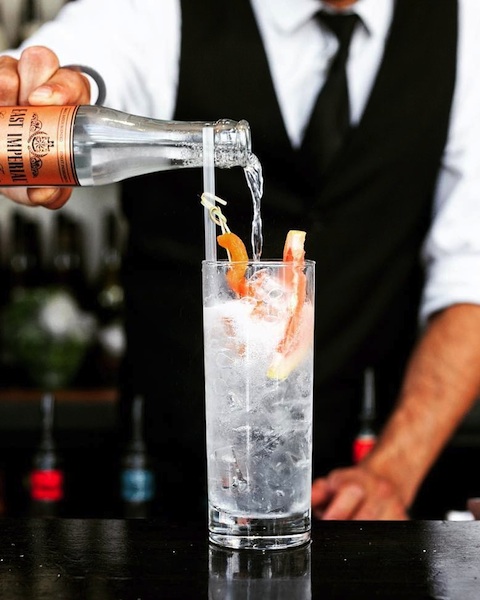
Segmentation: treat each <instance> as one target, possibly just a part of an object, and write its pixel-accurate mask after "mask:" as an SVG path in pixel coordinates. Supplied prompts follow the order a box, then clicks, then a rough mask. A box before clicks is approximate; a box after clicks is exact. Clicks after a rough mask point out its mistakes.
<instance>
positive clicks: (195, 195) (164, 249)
mask: <svg viewBox="0 0 480 600" xmlns="http://www.w3.org/2000/svg"><path fill="white" fill-rule="evenodd" d="M456 45H457V1H456V0H442V1H441V2H435V3H432V2H431V0H397V2H396V7H395V15H394V20H393V24H392V27H391V31H390V34H389V37H388V40H387V43H386V47H385V54H384V59H383V62H382V66H381V68H380V71H379V73H378V76H377V79H376V81H375V84H374V88H373V91H372V94H371V96H370V99H369V101H368V104H367V106H366V109H365V112H364V114H363V116H362V119H361V122H360V123H359V125H358V127H356V128H355V129H354V130H352V131H351V135H350V137H349V139H348V141H347V143H346V145H345V147H344V148H343V150H342V152H341V154H340V156H338V158H337V160H336V161H335V163H334V165H333V166H332V168H331V170H330V171H329V173H328V174H327V175H326V177H324V178H323V179H320V178H318V177H316V175H315V172H312V171H307V169H306V167H305V165H306V164H308V160H309V157H308V156H305V155H304V154H303V151H302V150H295V149H293V148H292V146H291V144H290V142H289V139H288V137H287V133H286V130H285V126H284V124H283V121H282V118H281V114H280V110H279V107H278V103H277V100H276V97H275V93H274V88H273V84H272V80H271V77H270V73H269V68H268V64H267V59H266V56H265V52H264V50H263V47H262V42H261V39H260V35H259V32H258V29H257V26H256V23H255V20H254V16H253V13H252V10H251V7H250V4H249V2H247V1H246V0H228V2H225V0H202V2H201V3H198V2H192V1H191V0H183V2H182V47H181V65H180V81H179V89H178V98H177V106H176V111H175V119H179V120H216V119H219V118H231V119H236V120H238V119H246V120H247V121H248V122H249V123H250V126H251V131H252V145H253V151H254V153H255V154H256V155H257V156H258V158H259V160H260V162H261V164H262V167H263V173H264V178H265V191H264V197H263V201H262V217H263V225H264V238H265V241H264V249H263V256H264V257H265V258H273V257H275V258H276V257H280V256H281V253H282V249H283V242H284V239H285V235H286V233H287V231H288V229H304V230H306V231H307V238H306V255H307V257H308V258H311V259H314V260H315V261H316V282H317V286H316V296H317V299H316V356H315V364H316V367H315V369H316V371H315V378H316V379H315V390H316V391H315V417H316V422H315V440H316V441H315V444H316V449H317V454H318V460H317V467H316V470H317V472H318V471H319V470H323V469H324V468H327V467H329V466H331V465H332V464H338V463H342V462H348V459H349V452H350V440H351V437H352V435H353V434H354V432H355V429H356V426H357V417H358V403H359V397H360V390H361V376H362V372H363V370H364V368H365V367H367V366H374V367H375V369H376V373H377V383H378V386H377V396H378V402H379V404H380V413H381V417H382V418H384V417H385V416H386V415H387V414H388V411H389V410H390V407H391V403H392V401H393V399H394V397H395V394H396V391H397V386H398V382H399V380H400V376H401V372H402V369H403V366H404V361H405V359H406V357H407V356H408V353H409V351H410V349H411V346H412V344H413V342H414V340H415V337H416V335H417V313H418V304H419V297H420V291H421V287H422V270H421V266H420V262H419V251H420V247H421V244H422V241H423V240H424V237H425V234H426V232H427V229H428V226H429V223H430V215H431V210H432V197H433V192H434V188H435V184H436V180H437V174H438V169H439V165H440V161H441V156H442V152H443V149H444V145H445V141H446V136H447V130H448V124H449V117H450V110H451V103H452V94H453V89H454V82H455V71H456ZM123 189H124V198H123V199H124V204H123V205H124V210H125V212H126V214H127V215H128V217H129V219H130V222H131V240H130V246H129V258H128V261H127V263H126V277H127V285H128V284H132V286H134V287H135V288H136V291H133V292H131V293H129V296H128V298H127V301H129V302H130V304H131V306H130V307H131V309H132V314H131V316H130V319H129V326H128V331H129V333H130V336H129V337H130V343H131V348H130V349H131V351H132V353H133V356H135V357H136V358H135V359H134V361H136V360H137V359H138V357H139V356H141V355H143V354H146V353H147V352H150V353H151V355H150V359H148V358H147V359H146V363H145V364H143V365H142V367H141V368H140V369H139V370H138V366H137V367H135V369H137V370H135V369H134V371H133V372H134V373H135V375H134V378H136V379H137V380H138V382H139V384H140V385H145V386H148V385H151V386H155V385H157V386H158V377H159V365H160V364H162V363H161V361H160V360H159V359H158V357H156V349H157V348H161V347H165V346H164V343H165V344H168V346H166V347H171V342H172V340H175V343H176V344H177V345H178V346H179V348H178V351H179V353H180V355H181V356H182V362H181V363H179V362H176V361H175V360H173V359H172V362H171V364H170V365H169V367H168V369H170V370H169V371H167V372H166V373H165V374H163V375H162V376H161V378H162V382H163V381H164V379H165V378H166V377H172V373H174V377H175V378H177V379H178V380H179V381H178V382H176V383H175V384H173V385H172V387H171V388H169V394H173V395H175V397H176V398H177V399H178V401H179V402H181V403H182V402H184V401H185V397H187V398H189V402H190V403H191V402H195V403H197V402H198V403H201V397H203V381H202V372H201V366H202V353H201V312H200V305H201V291H200V262H201V259H202V258H203V256H204V238H203V213H202V210H203V209H202V207H201V206H200V203H199V195H200V194H201V192H202V172H201V169H192V170H188V169H183V170H181V171H177V172H173V171H171V172H166V173H161V174H159V175H155V176H147V177H141V178H138V179H136V180H131V181H128V182H126V183H125V184H124V186H123ZM216 191H217V194H218V195H219V196H221V197H223V198H225V199H226V200H227V201H228V205H227V207H226V208H225V209H224V212H225V214H226V215H227V218H228V222H229V225H230V227H231V229H232V230H233V231H235V232H237V233H239V234H240V235H241V236H242V237H243V239H244V240H245V242H246V243H247V245H248V244H249V240H250V225H251V218H252V201H251V196H250V193H249V191H248V188H247V185H246V182H245V177H244V173H243V171H242V169H240V168H234V169H230V170H217V172H216ZM167 261H171V262H169V263H168V264H167ZM172 264H173V265H175V268H173V267H172ZM167 282H168V285H167ZM177 285H178V286H179V287H180V288H181V290H182V291H180V292H178V294H180V295H177V292H175V293H176V296H175V299H173V296H172V294H173V292H174V290H176V289H177ZM129 287H130V286H129ZM147 294H149V295H150V296H151V298H150V300H149V302H150V305H151V306H150V310H151V311H153V312H152V313H151V314H149V312H147V311H145V310H144V309H143V306H142V303H144V302H145V297H146V295H147ZM167 296H169V299H166V297H167ZM165 303H166V304H167V305H168V306H167V308H161V307H163V306H164V304H165ZM127 306H128V305H127ZM165 311H168V312H165ZM160 313H161V314H162V315H163V317H165V315H168V317H167V318H168V320H169V323H168V325H167V326H166V325H165V323H164V322H163V323H161V322H160V321H159V322H156V316H157V315H159V314H160ZM140 332H143V333H145V334H148V335H149V336H150V338H151V343H150V344H148V348H146V347H145V342H144V341H142V340H141V338H140V335H139V334H140ZM180 337H182V338H183V339H182V340H179V338H180ZM160 339H161V340H164V342H159V340H160ZM172 353H173V351H172ZM199 364H200V366H199ZM132 368H133V366H132ZM149 369H150V371H151V372H149ZM152 372H153V375H152ZM156 377H157V379H156ZM137 387H138V386H137ZM161 387H162V388H163V383H162V386H161ZM147 394H148V391H147ZM202 406H203V405H202ZM332 421H333V423H332Z"/></svg>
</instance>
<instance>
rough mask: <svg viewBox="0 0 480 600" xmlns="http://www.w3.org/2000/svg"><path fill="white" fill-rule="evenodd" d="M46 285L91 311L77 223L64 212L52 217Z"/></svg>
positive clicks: (78, 224)
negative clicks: (51, 240)
mask: <svg viewBox="0 0 480 600" xmlns="http://www.w3.org/2000/svg"><path fill="white" fill-rule="evenodd" d="M53 225H54V234H53V250H52V258H51V265H50V278H49V281H50V283H51V284H52V285H55V286H58V287H62V288H64V289H65V290H67V291H69V292H70V293H71V294H72V296H73V297H74V298H75V299H76V301H77V302H78V304H79V306H80V307H81V308H83V309H91V308H92V295H91V292H90V287H89V284H88V280H87V276H86V268H85V258H84V243H85V240H84V235H83V230H82V228H81V226H80V223H79V222H78V221H77V220H76V219H75V218H74V217H72V216H70V215H69V214H68V213H66V212H58V213H57V214H56V215H55V221H54V224H53Z"/></svg>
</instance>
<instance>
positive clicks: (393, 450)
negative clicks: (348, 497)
mask: <svg viewBox="0 0 480 600" xmlns="http://www.w3.org/2000/svg"><path fill="white" fill-rule="evenodd" d="M479 390H480V306H477V305H473V304H462V305H455V306H452V307H450V308H448V309H446V310H444V311H442V312H440V313H438V314H437V315H436V316H435V317H434V318H432V320H431V322H430V324H429V325H428V327H427V329H426V331H425V333H424V334H423V336H422V338H421V339H420V340H419V343H418V345H417V348H416V349H415V351H414V353H413V355H412V357H411V360H410V363H409V366H408V369H407V372H406V375H405V378H404V383H403V386H402V389H401V392H400V396H399V399H398V403H397V406H396V408H395V410H394V412H393V414H392V416H391V418H390V420H389V421H388V423H387V424H386V427H385V428H384V430H383V432H382V434H381V436H380V439H379V441H378V443H377V446H376V448H375V449H374V451H372V452H371V453H370V455H369V456H368V457H367V458H366V460H365V461H364V465H365V466H366V467H367V468H368V469H369V470H371V471H373V472H374V473H376V474H377V475H379V476H381V477H384V478H385V479H387V480H389V481H390V482H392V483H393V485H394V486H395V487H396V488H397V490H398V491H399V494H400V497H401V498H402V500H403V502H404V504H405V506H407V507H408V506H410V504H411V503H412V501H413V499H414V498H415V495H416V492H417V490H418V488H419V487H420V485H421V483H422V481H423V479H424V477H425V476H426V475H427V473H428V471H429V469H430V468H431V466H432V464H433V463H434V462H435V460H436V458H437V457H438V455H439V453H440V452H441V451H442V449H443V447H444V446H445V444H446V443H447V442H448V440H449V439H450V437H451V436H452V434H453V433H454V431H455V429H456V428H457V426H458V425H459V423H460V422H461V420H462V418H463V417H464V416H465V414H466V413H467V412H468V410H469V408H470V407H471V406H472V404H473V403H474V401H475V399H476V398H477V395H478V393H479Z"/></svg>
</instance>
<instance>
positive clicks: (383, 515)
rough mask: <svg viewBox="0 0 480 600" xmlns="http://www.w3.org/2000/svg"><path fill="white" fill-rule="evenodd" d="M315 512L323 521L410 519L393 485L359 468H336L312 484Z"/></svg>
mask: <svg viewBox="0 0 480 600" xmlns="http://www.w3.org/2000/svg"><path fill="white" fill-rule="evenodd" d="M312 510H313V514H314V516H315V517H317V518H319V519H323V520H357V521H358V520H367V521H368V520H394V521H404V520H407V519H408V518H409V517H408V514H407V512H406V507H405V506H404V505H403V502H402V500H401V498H400V497H399V495H398V493H397V491H396V489H395V487H394V486H393V484H392V483H390V482H389V481H387V480H386V479H383V478H381V477H379V476H378V475H376V474H375V473H373V472H371V471H369V470H368V468H367V467H365V466H362V465H358V466H354V467H349V468H343V469H335V470H334V471H332V472H331V473H329V474H328V475H327V476H326V477H321V478H319V479H316V480H315V481H314V482H313V485H312Z"/></svg>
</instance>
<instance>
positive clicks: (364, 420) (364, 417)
mask: <svg viewBox="0 0 480 600" xmlns="http://www.w3.org/2000/svg"><path fill="white" fill-rule="evenodd" d="M376 441H377V434H376V406H375V376H374V372H373V369H370V368H369V369H366V370H365V373H364V378H363V396H362V407H361V411H360V416H359V430H358V433H357V436H356V438H355V440H354V442H353V462H354V463H355V464H356V463H359V462H360V461H361V460H362V458H363V457H364V456H366V455H367V454H368V453H369V452H370V451H371V449H372V448H373V447H374V446H375V443H376Z"/></svg>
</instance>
